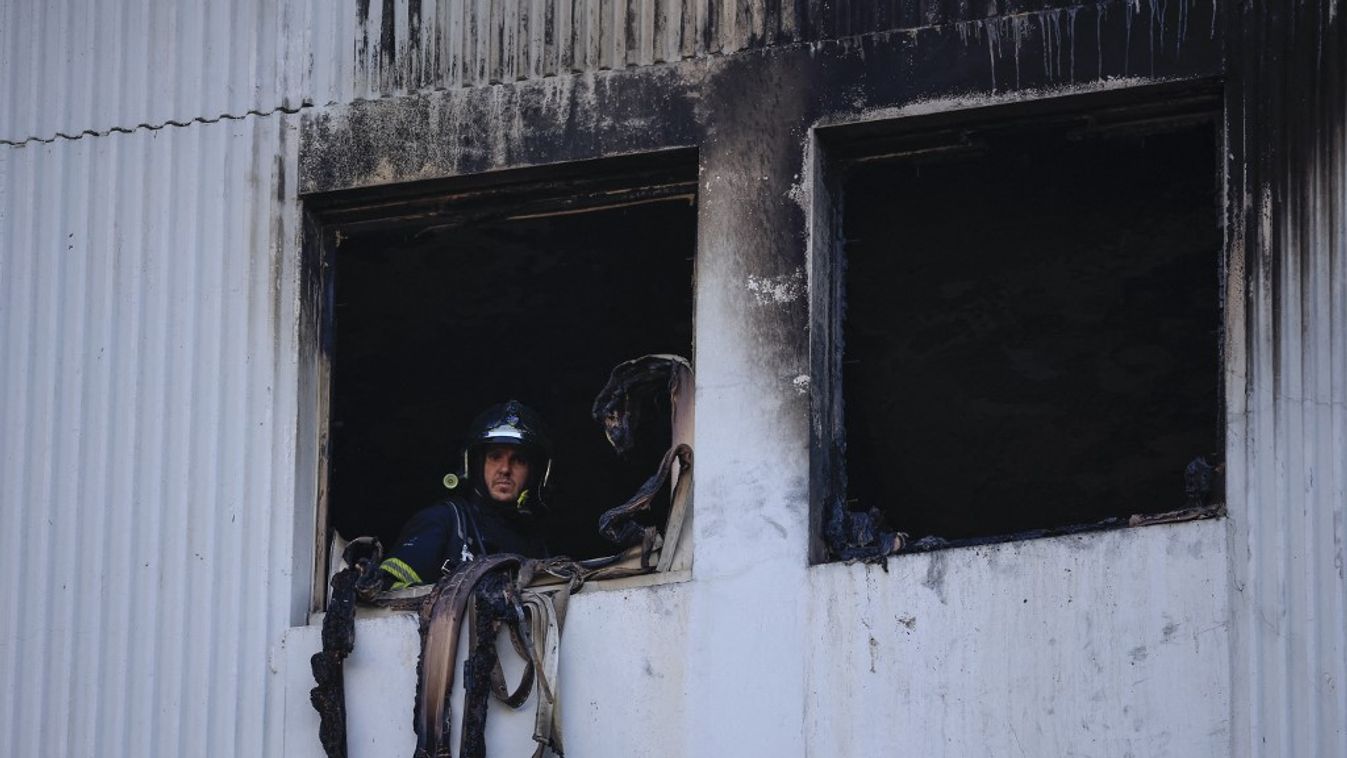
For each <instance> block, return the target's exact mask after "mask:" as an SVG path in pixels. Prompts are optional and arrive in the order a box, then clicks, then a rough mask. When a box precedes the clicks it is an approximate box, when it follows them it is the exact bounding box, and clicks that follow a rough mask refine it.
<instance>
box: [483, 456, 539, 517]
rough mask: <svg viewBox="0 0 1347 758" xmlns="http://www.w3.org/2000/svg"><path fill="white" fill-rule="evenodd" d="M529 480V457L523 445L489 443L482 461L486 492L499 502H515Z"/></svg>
mask: <svg viewBox="0 0 1347 758" xmlns="http://www.w3.org/2000/svg"><path fill="white" fill-rule="evenodd" d="M528 480H529V459H528V455H527V453H525V451H524V449H523V448H521V447H516V446H514V445H488V446H487V448H486V452H485V457H484V459H483V461H482V481H483V482H485V483H486V494H487V495H489V496H490V497H491V499H492V500H495V501H496V502H499V503H514V502H515V501H517V500H518V499H519V493H520V492H523V491H524V486H525V485H526V484H527V483H528Z"/></svg>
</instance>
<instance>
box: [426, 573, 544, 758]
mask: <svg viewBox="0 0 1347 758" xmlns="http://www.w3.org/2000/svg"><path fill="white" fill-rule="evenodd" d="M523 562H524V559H523V558H522V557H520V556H518V555H514V554H508V553H503V554H498V555H487V556H483V557H481V558H478V559H477V560H474V561H467V562H464V563H462V564H459V566H458V568H456V569H455V570H454V572H453V573H452V574H450V575H448V576H446V577H444V578H443V579H441V580H440V581H439V582H437V583H436V585H435V589H434V590H433V591H432V592H431V594H430V595H429V596H428V597H427V598H426V599H425V601H424V604H423V605H422V606H421V660H420V662H419V663H418V664H417V688H416V713H415V717H414V721H413V725H414V726H415V728H416V753H415V756H416V758H452V756H453V751H452V749H451V748H450V746H449V734H450V731H451V725H452V722H453V713H452V709H451V708H450V705H449V696H450V694H451V693H452V692H453V686H454V655H455V654H456V653H457V651H458V634H459V625H460V623H461V622H462V620H463V614H464V612H465V611H466V610H467V607H468V600H469V599H470V598H471V597H472V594H473V589H474V588H475V587H476V586H477V583H478V582H480V581H481V580H482V578H483V577H485V576H487V575H488V574H492V573H495V572H498V571H503V570H509V569H517V568H519V567H520V566H521V565H522V564H523ZM491 642H492V644H494V642H495V638H494V637H493V638H492V640H491Z"/></svg>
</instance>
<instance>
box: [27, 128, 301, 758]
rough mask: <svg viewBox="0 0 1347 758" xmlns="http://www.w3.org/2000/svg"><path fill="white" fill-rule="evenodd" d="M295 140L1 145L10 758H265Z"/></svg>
mask: <svg viewBox="0 0 1347 758" xmlns="http://www.w3.org/2000/svg"><path fill="white" fill-rule="evenodd" d="M286 118H293V117H286ZM292 126H293V125H292V124H288V123H286V122H285V121H283V120H282V117H280V116H273V117H269V118H259V117H253V118H249V119H248V120H246V121H223V122H220V123H216V124H197V125H193V126H191V127H187V128H171V129H164V130H161V131H147V130H142V131H137V132H135V133H134V134H129V135H127V134H114V135H111V136H108V137H99V138H85V139H79V140H73V141H65V140H62V141H59V142H56V143H53V144H48V145H44V144H30V145H28V146H26V147H22V148H17V147H0V192H2V193H3V195H2V196H0V355H3V356H4V360H3V362H0V571H3V575H4V576H5V581H4V583H3V589H0V682H3V683H4V685H5V688H6V692H7V696H6V697H5V698H3V705H2V706H0V754H3V755H10V756H20V755H27V756H48V755H50V756H94V755H126V756H132V755H135V756H151V755H156V756H169V755H207V754H211V755H222V756H224V755H229V756H233V755H262V754H273V755H274V754H277V751H276V750H275V749H268V748H269V747H270V748H274V745H271V746H269V745H264V744H263V740H264V735H267V736H268V737H269V738H274V737H276V736H277V734H278V732H279V719H280V718H281V714H280V711H279V701H278V697H277V694H276V693H275V692H274V691H273V688H271V687H269V685H268V677H269V672H268V660H269V650H270V648H271V645H272V644H273V643H274V642H275V641H276V640H277V639H278V637H279V634H280V632H281V630H283V629H284V628H286V627H287V626H288V625H289V624H290V623H291V622H292V620H293V619H294V618H295V613H294V609H293V608H292V606H291V604H292V601H293V600H294V599H295V597H296V596H299V595H301V594H302V593H297V592H296V591H295V587H294V585H293V584H292V574H293V569H292V558H293V547H292V543H293V535H294V519H295V508H294V506H293V501H294V493H295V478H294V458H293V449H294V434H295V398H294V388H295V386H296V379H295V370H296V369H295V345H294V319H295V316H294V312H295V305H294V300H295V281H296V276H295V261H293V260H291V259H290V258H289V257H287V256H290V257H293V255H294V252H293V251H294V249H295V247H294V244H293V238H294V236H295V234H296V224H295V203H294V200H293V196H294V193H293V191H292V190H290V189H288V186H287V187H285V189H284V191H282V193H281V194H283V195H284V196H285V197H287V198H289V199H286V200H285V201H283V202H278V201H277V195H278V186H284V182H286V181H292V180H293V177H294V175H295V173H294V167H295V165H296V154H295V153H296V142H297V141H296V140H293V139H291V138H290V136H289V135H290V133H291V128H292ZM287 240H291V241H290V242H288V243H287ZM283 243H285V244H284V246H283ZM273 726H274V727H275V728H272V727H273Z"/></svg>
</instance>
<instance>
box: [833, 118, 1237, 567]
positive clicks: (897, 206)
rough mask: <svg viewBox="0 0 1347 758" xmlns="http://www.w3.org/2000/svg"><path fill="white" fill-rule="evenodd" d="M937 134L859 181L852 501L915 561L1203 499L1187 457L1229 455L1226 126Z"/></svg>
mask: <svg viewBox="0 0 1347 758" xmlns="http://www.w3.org/2000/svg"><path fill="white" fill-rule="evenodd" d="M1124 121H1125V119H1124ZM941 140H943V143H942V142H941ZM932 144H939V148H938V149H925V148H923V149H913V150H907V151H903V150H899V151H895V152H896V153H897V154H896V155H893V156H891V157H889V158H887V159H869V160H857V161H853V162H850V163H848V164H847V168H846V169H845V170H844V171H843V172H842V174H841V179H840V194H841V204H842V212H841V214H840V221H841V236H842V239H843V242H842V244H843V247H844V253H843V254H844V266H843V267H842V269H841V271H842V272H843V273H842V274H841V276H842V297H841V298H840V299H841V301H842V302H841V303H840V307H839V308H838V309H837V312H838V313H839V315H840V316H841V318H842V328H841V335H840V336H841V338H842V346H841V353H842V362H841V364H842V365H841V369H840V375H841V392H842V410H841V416H842V419H841V420H842V422H843V426H844V428H845V448H844V453H843V455H844V458H845V464H844V466H845V469H844V474H845V476H844V478H840V481H841V482H842V487H843V488H844V492H845V502H846V504H847V506H848V507H849V508H850V509H852V510H865V509H868V508H870V507H877V508H878V509H880V510H881V511H882V512H883V513H884V515H885V516H886V517H887V520H888V521H889V524H890V526H891V527H892V528H894V529H896V530H899V531H902V532H906V533H908V534H909V535H910V537H911V542H910V543H909V545H908V549H914V548H915V549H923V548H928V549H929V548H933V547H940V546H944V545H948V544H959V543H963V544H968V543H977V542H983V541H993V540H1000V539H1013V538H1019V537H1026V536H1038V535H1043V534H1051V533H1059V532H1062V531H1070V530H1074V529H1077V528H1106V527H1109V526H1119V525H1125V524H1126V523H1127V522H1128V518H1129V516H1131V515H1133V514H1147V513H1157V512H1164V511H1172V510H1175V509H1180V508H1183V507H1184V506H1185V491H1184V470H1185V466H1186V465H1187V464H1188V463H1189V462H1190V461H1191V460H1192V459H1194V458H1195V457H1197V456H1199V455H1207V456H1209V457H1212V456H1213V454H1214V453H1215V452H1216V451H1219V450H1220V448H1221V434H1220V431H1219V422H1218V419H1219V409H1220V405H1221V403H1220V386H1221V384H1220V383H1221V365H1220V364H1221V360H1220V327H1221V297H1220V286H1219V285H1220V281H1221V276H1222V271H1221V244H1222V242H1221V230H1220V220H1219V212H1218V207H1219V206H1218V198H1217V195H1216V188H1217V186H1218V170H1217V163H1216V159H1217V155H1218V150H1217V146H1216V134H1215V129H1214V128H1213V126H1212V124H1211V123H1210V122H1209V120H1207V119H1205V118H1192V117H1191V116H1189V117H1185V118H1176V119H1168V120H1165V119H1146V118H1141V119H1139V120H1138V121H1136V122H1133V123H1124V124H1120V125H1114V126H1108V125H1101V124H1100V123H1099V122H1098V121H1097V120H1096V119H1093V118H1089V117H1080V118H1067V119H1059V120H1058V121H1056V122H1030V123H1027V124H1013V123H1011V124H1001V125H998V124H995V123H989V124H988V125H985V126H982V127H976V128H968V129H953V130H947V131H946V132H945V133H944V135H943V136H942V137H941V138H940V139H937V140H935V141H933V142H932ZM923 538H926V539H924V540H923Z"/></svg>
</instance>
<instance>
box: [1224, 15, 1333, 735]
mask: <svg viewBox="0 0 1347 758" xmlns="http://www.w3.org/2000/svg"><path fill="white" fill-rule="evenodd" d="M1241 15H1242V18H1237V19H1235V23H1236V25H1237V27H1238V28H1240V36H1239V37H1236V39H1238V40H1239V43H1238V44H1237V45H1233V46H1232V54H1231V60H1232V61H1233V63H1232V72H1231V74H1232V76H1231V83H1230V87H1231V90H1232V103H1233V107H1232V109H1231V121H1230V126H1231V130H1232V141H1231V144H1232V149H1233V150H1234V151H1236V152H1235V163H1234V164H1233V167H1232V170H1233V175H1234V177H1235V179H1236V181H1235V183H1234V190H1235V192H1234V194H1233V196H1232V198H1231V201H1232V202H1233V203H1235V204H1236V205H1235V208H1236V209H1238V212H1237V213H1236V215H1235V216H1234V219H1235V222H1236V224H1235V228H1234V229H1233V235H1232V239H1233V241H1234V243H1235V244H1236V245H1237V246H1241V247H1242V252H1243V258H1244V259H1245V260H1247V261H1248V266H1247V268H1248V270H1247V272H1245V271H1241V270H1236V271H1235V272H1233V274H1234V275H1233V277H1232V280H1233V282H1234V284H1235V286H1236V288H1237V289H1236V291H1234V292H1232V294H1231V299H1232V300H1233V301H1234V302H1241V301H1242V302H1245V303H1247V314H1246V318H1244V319H1243V320H1241V321H1237V322H1236V323H1234V324H1233V325H1232V326H1233V332H1234V334H1233V335H1232V336H1233V339H1232V343H1233V344H1234V345H1235V350H1234V351H1233V353H1234V354H1233V356H1232V358H1233V362H1232V366H1231V368H1232V379H1233V381H1232V393H1231V398H1230V401H1229V404H1230V409H1231V411H1232V421H1233V424H1232V427H1231V439H1230V440H1229V448H1230V451H1231V460H1230V467H1229V468H1230V474H1229V485H1230V487H1231V494H1232V497H1231V525H1232V535H1233V543H1232V546H1231V547H1232V549H1231V556H1232V560H1233V562H1234V565H1233V571H1234V582H1233V583H1232V586H1233V590H1234V591H1233V594H1232V607H1233V608H1234V613H1235V618H1234V629H1233V632H1234V634H1233V641H1234V645H1233V646H1232V649H1233V656H1234V658H1233V668H1234V671H1233V681H1234V683H1235V691H1234V693H1233V697H1232V701H1233V714H1232V717H1233V724H1232V729H1231V733H1232V739H1233V741H1234V745H1233V750H1232V753H1233V754H1234V755H1238V756H1259V755H1267V756H1301V757H1306V756H1309V757H1321V758H1329V757H1330V756H1337V757H1340V756H1347V581H1344V559H1345V558H1347V555H1345V554H1344V543H1345V542H1347V524H1345V523H1344V520H1345V516H1347V7H1344V4H1343V3H1342V2H1341V1H1340V0H1312V1H1311V2H1295V3H1275V4H1258V3H1255V4H1249V5H1246V6H1243V11H1242V14H1241ZM1244 287H1247V290H1246V291H1242V290H1243V288H1244Z"/></svg>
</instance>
